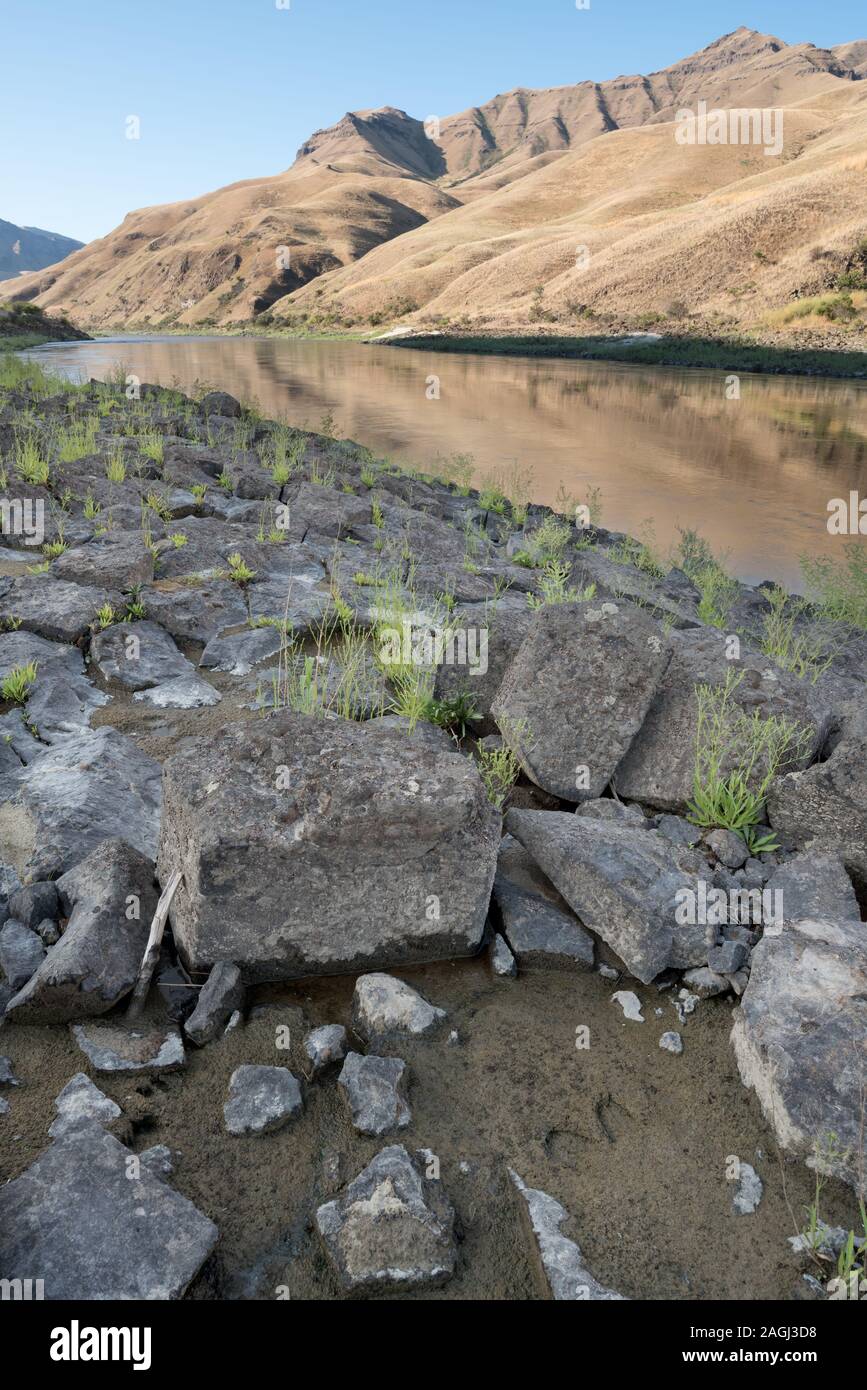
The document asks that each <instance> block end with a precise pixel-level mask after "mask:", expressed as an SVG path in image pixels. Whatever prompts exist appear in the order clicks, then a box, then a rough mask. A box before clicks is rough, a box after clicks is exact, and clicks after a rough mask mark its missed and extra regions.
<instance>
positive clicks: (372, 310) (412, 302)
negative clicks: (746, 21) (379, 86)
mask: <svg viewBox="0 0 867 1390" xmlns="http://www.w3.org/2000/svg"><path fill="white" fill-rule="evenodd" d="M865 78H867V40H857V41H854V42H852V43H849V44H844V45H841V46H839V47H838V48H836V49H833V50H823V49H817V48H815V47H813V46H812V45H810V44H794V45H790V44H784V43H782V42H781V41H780V40H779V39H775V38H772V37H770V36H768V35H762V34H757V33H754V32H753V31H752V30H748V29H739V30H737V31H736V32H735V33H734V34H730V35H726V36H724V37H723V38H721V39H719V40H717V41H716V42H715V43H713V44H711V45H710V46H709V47H708V48H705V49H703V50H701V52H699V53H697V54H694V55H692V56H691V57H689V58H685V59H683V60H682V61H680V62H678V63H675V64H673V65H672V66H671V67H669V68H666V69H664V70H662V71H661V72H658V73H653V74H651V75H650V76H648V77H641V76H635V77H622V78H617V79H614V80H612V81H610V82H603V83H598V84H597V83H591V82H583V83H579V84H577V85H575V86H571V87H561V88H553V89H549V90H546V91H525V90H523V89H519V90H517V91H514V92H510V93H507V94H506V95H503V96H498V97H495V98H494V99H493V100H492V101H490V102H488V103H486V104H485V105H484V106H480V107H475V108H472V109H471V110H469V111H465V112H462V113H460V114H459V115H456V116H451V117H446V118H444V119H443V120H441V122H440V127H439V133H438V137H437V139H436V140H432V139H429V138H428V135H427V134H426V132H425V128H424V126H423V125H422V123H421V122H420V121H418V120H414V119H413V118H411V117H410V116H408V115H406V114H405V113H404V112H401V111H397V110H395V109H394V108H390V107H386V108H383V109H381V110H378V111H360V112H355V113H349V114H348V115H346V116H345V117H344V118H343V120H341V121H340V122H338V123H337V125H335V126H332V127H330V128H329V129H327V130H323V131H318V132H316V134H314V135H313V136H312V137H311V138H310V140H308V141H307V142H306V143H305V144H304V145H303V146H302V148H301V150H300V151H299V154H298V158H297V160H296V162H295V164H294V165H293V166H292V168H291V169H289V170H288V171H287V172H285V173H283V174H279V175H276V176H273V177H271V178H265V179H260V180H251V181H247V182H243V183H239V184H234V185H232V186H230V187H228V188H224V189H219V190H218V191H217V192H215V193H211V194H209V195H207V196H205V197H203V198H199V199H195V200H192V201H190V202H187V203H182V204H173V205H167V206H164V207H158V208H150V209H145V210H142V211H139V212H135V213H131V214H130V215H129V216H128V217H127V218H126V219H125V221H124V222H123V224H122V225H121V227H119V228H118V229H117V230H116V231H115V232H113V233H111V234H110V235H109V236H107V237H105V238H103V239H101V240H100V241H96V242H93V243H91V244H90V245H89V246H87V247H85V248H84V249H83V250H81V251H79V252H77V253H76V254H75V255H73V256H71V257H70V258H69V259H68V260H66V261H64V262H63V263H62V264H60V265H56V266H54V267H51V268H50V269H48V270H46V271H42V272H40V273H38V274H34V275H31V276H27V277H21V279H20V280H18V281H17V282H16V283H15V285H14V287H13V286H12V285H10V284H6V285H2V284H0V295H4V294H5V295H6V296H7V297H13V295H14V296H15V297H19V298H31V299H35V300H36V302H37V303H39V304H41V305H43V306H44V307H47V308H50V309H51V310H52V312H65V313H68V314H70V315H72V316H73V317H74V318H76V319H77V321H78V322H80V323H81V324H82V325H84V326H86V327H88V328H91V329H93V328H105V327H107V326H109V325H119V324H124V325H127V326H131V325H143V324H160V323H161V324H173V325H177V326H181V327H190V328H194V327H195V326H196V325H203V324H204V325H211V324H213V325H220V326H232V325H241V324H245V323H249V322H251V321H252V320H255V319H257V318H259V319H261V316H262V315H263V314H267V315H268V317H267V318H266V319H265V322H266V323H270V322H272V321H273V322H276V323H277V324H278V325H279V324H285V325H287V326H297V325H299V324H308V325H309V324H313V325H323V324H328V325H334V324H336V325H345V326H354V325H359V324H360V325H368V324H382V325H390V324H392V323H394V322H401V323H408V324H415V325H445V324H450V325H454V324H455V323H458V324H460V325H463V326H467V325H471V326H473V327H485V328H489V329H492V330H495V329H500V330H504V329H508V328H510V327H517V326H525V327H526V326H527V325H528V324H534V325H536V326H538V327H540V328H544V326H545V325H546V324H548V323H561V324H562V323H569V324H573V323H583V324H584V325H585V327H586V322H587V320H588V319H592V317H593V316H600V315H601V316H606V317H607V318H608V319H610V318H611V317H612V316H613V317H615V318H620V319H621V320H622V321H623V322H624V323H626V324H629V325H634V326H643V327H650V326H653V325H654V324H656V323H657V322H663V321H665V320H670V319H672V318H675V319H681V320H682V319H684V318H685V317H686V316H687V315H691V316H692V317H693V319H695V320H696V321H700V322H701V323H702V325H706V324H708V323H710V324H719V325H720V326H722V325H725V326H726V327H739V328H743V327H755V326H762V327H764V328H766V329H767V328H769V327H770V328H775V327H776V328H777V329H779V330H785V331H789V329H790V328H791V327H793V326H794V327H804V326H807V327H810V326H811V325H814V324H815V323H816V322H819V323H822V324H824V325H826V326H827V325H828V323H829V318H828V315H829V314H830V315H831V316H832V317H833V319H834V326H835V328H838V329H839V330H840V331H845V330H847V329H852V328H855V329H857V328H859V327H860V326H861V318H862V314H861V313H860V310H861V306H862V304H863V303H864V302H867V295H864V294H862V293H861V292H860V289H859V275H860V274H861V269H862V265H861V261H860V260H859V259H858V254H857V252H856V248H857V247H858V246H859V243H860V242H862V241H863V240H864V238H865V237H867V179H865V172H867V138H865V137H867V80H865ZM699 101H704V102H707V104H708V107H709V108H711V109H713V108H719V107H723V108H729V107H751V108H752V107H760V108H767V107H771V108H781V109H783V110H784V118H783V136H784V138H783V148H782V152H781V153H780V154H779V155H778V156H773V157H768V156H766V155H765V153H764V151H763V150H762V148H760V147H756V146H753V145H713V146H711V145H696V146H692V147H690V146H685V145H683V144H680V143H678V141H677V139H676V138H675V135H676V130H677V124H676V118H677V113H678V111H679V110H681V109H682V108H689V109H695V108H696V106H697V103H698V102H699ZM281 248H288V250H289V256H288V261H289V264H288V266H286V265H284V264H283V262H284V261H285V260H286V259H287V257H286V252H285V250H282V251H281ZM863 269H864V271H867V264H865V265H864V266H863ZM847 275H848V276H849V279H850V282H851V285H850V293H849V297H848V300H847V299H846V297H845V296H843V297H842V298H841V296H840V294H839V292H838V288H837V287H838V282H839V281H840V279H841V277H846V276H847ZM865 284H867V282H865ZM813 296H819V297H821V296H826V299H827V298H828V296H830V299H829V302H823V301H822V300H821V298H820V300H819V303H818V306H817V307H818V308H819V309H820V311H821V316H820V317H819V318H818V319H817V317H816V315H815V314H812V315H811V314H809V313H807V312H805V310H806V309H809V307H810V305H809V303H806V304H805V300H809V299H810V298H811V297H813ZM829 306H830V307H829Z"/></svg>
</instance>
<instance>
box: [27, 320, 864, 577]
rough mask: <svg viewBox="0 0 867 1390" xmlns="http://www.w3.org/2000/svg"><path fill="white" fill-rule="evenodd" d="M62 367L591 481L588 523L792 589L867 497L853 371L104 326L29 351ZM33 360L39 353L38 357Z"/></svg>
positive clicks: (361, 435) (548, 477)
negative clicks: (213, 395) (198, 389)
mask: <svg viewBox="0 0 867 1390" xmlns="http://www.w3.org/2000/svg"><path fill="white" fill-rule="evenodd" d="M29 355H32V356H35V357H38V358H39V359H40V360H43V361H44V360H45V359H49V360H50V365H51V366H52V367H54V368H55V369H57V370H61V371H63V372H65V373H67V374H68V375H70V376H71V377H73V378H75V379H79V378H81V379H87V378H88V377H90V376H96V377H103V376H105V375H106V374H107V373H108V372H109V371H110V370H111V369H112V368H113V367H114V366H115V365H116V364H118V363H121V364H123V365H124V366H125V367H126V369H127V371H129V372H133V373H135V374H136V375H137V376H139V377H140V378H141V379H142V380H143V381H151V382H160V383H162V384H163V385H170V384H177V385H179V386H181V387H182V388H189V387H191V386H192V385H193V384H194V383H195V382H207V383H209V384H211V385H213V386H216V387H220V388H221V389H223V390H226V391H230V392H231V393H232V394H233V395H235V396H238V397H239V398H240V399H242V400H248V401H252V400H255V401H257V402H258V404H259V406H260V407H261V409H262V410H263V411H264V412H265V413H266V414H267V415H269V416H280V417H282V418H285V419H287V420H288V421H290V423H292V424H297V425H307V426H308V427H309V428H311V429H315V428H317V426H318V425H319V422H320V420H321V419H322V417H323V416H325V415H328V414H331V415H333V417H334V419H335V421H336V425H337V429H338V432H339V433H340V434H341V435H343V436H347V437H349V438H351V439H355V440H358V441H359V442H360V443H362V444H366V445H368V446H369V447H370V448H371V449H372V450H373V451H374V452H375V453H376V454H377V455H387V456H389V457H391V458H392V459H393V460H394V461H396V462H401V463H406V464H411V465H412V466H414V467H417V468H421V469H423V470H428V471H436V461H437V459H438V458H449V457H451V456H452V455H454V454H470V455H472V458H473V460H474V463H475V474H476V479H477V480H481V479H484V478H486V477H489V476H491V475H496V474H498V473H504V472H508V471H510V470H512V469H513V468H517V469H519V470H520V471H521V472H524V473H527V472H529V473H532V478H533V485H532V492H533V497H534V499H535V500H537V501H541V502H549V503H553V502H554V500H555V498H556V495H557V492H558V489H560V487H561V486H562V487H563V488H565V490H566V491H567V492H568V493H571V494H575V495H576V496H577V499H578V500H582V499H583V497H584V495H585V493H586V491H587V489H588V488H591V487H594V488H599V489H601V493H602V522H603V525H605V526H608V527H609V528H611V529H614V530H621V531H628V532H630V533H632V534H637V533H639V532H640V531H642V528H644V527H645V526H646V524H647V523H649V522H652V525H653V528H654V534H655V538H656V541H657V544H658V547H659V548H660V550H662V551H663V552H667V550H668V549H669V547H670V545H671V544H672V542H673V541H675V540H676V539H677V528H678V527H679V526H682V527H692V528H694V529H696V530H698V531H700V532H701V534H702V535H704V536H705V537H706V538H707V539H708V540H709V541H710V542H711V544H712V546H713V547H714V549H715V550H716V551H717V552H725V553H727V557H728V565H729V568H730V569H732V570H733V571H734V572H735V573H736V574H738V575H740V577H742V578H744V579H747V580H750V581H755V580H758V579H762V578H767V577H770V578H774V579H779V580H781V581H783V582H784V583H787V584H789V585H791V586H793V587H795V588H797V587H799V585H798V579H799V572H800V567H799V560H798V557H799V556H800V555H802V554H804V553H809V554H811V555H815V554H818V553H821V552H824V553H829V554H832V555H834V554H839V553H840V551H841V547H842V545H843V543H844V542H843V541H842V540H841V539H840V538H839V537H834V536H830V535H829V534H828V531H827V527H826V520H827V507H828V502H829V500H830V499H831V498H834V497H848V495H849V493H850V491H852V490H855V491H857V492H858V493H859V495H860V496H861V497H864V496H867V383H860V382H845V381H822V380H816V379H812V378H806V377H764V376H749V375H743V376H742V377H741V379H740V399H739V400H729V399H727V398H726V390H725V382H726V375H725V373H724V372H722V371H720V372H708V371H686V370H677V369H672V368H662V367H631V366H621V365H618V364H609V363H598V362H562V361H548V360H546V361H539V360H535V359H528V358H518V357H472V356H462V355H452V354H446V353H435V352H416V351H412V350H408V349H401V348H391V347H386V346H383V345H370V346H368V345H366V344H364V343H357V342H317V341H311V340H280V339H262V338H177V337H168V338H160V337H154V338H142V337H135V338H126V337H125V338H113V339H99V340H97V341H95V342H85V343H58V344H49V345H46V346H45V347H42V348H36V349H33V351H32V353H31V354H29ZM46 365H48V362H46Z"/></svg>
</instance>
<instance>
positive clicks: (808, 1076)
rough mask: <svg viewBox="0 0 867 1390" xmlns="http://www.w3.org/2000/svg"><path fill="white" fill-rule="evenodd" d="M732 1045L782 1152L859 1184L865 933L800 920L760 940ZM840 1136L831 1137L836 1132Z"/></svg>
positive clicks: (866, 1135) (866, 1154)
mask: <svg viewBox="0 0 867 1390" xmlns="http://www.w3.org/2000/svg"><path fill="white" fill-rule="evenodd" d="M731 1037H732V1044H733V1046H734V1050H735V1057H736V1058H737V1063H738V1069H739V1071H740V1074H741V1080H742V1081H743V1083H744V1085H745V1086H749V1087H752V1088H753V1089H754V1090H755V1092H756V1095H757V1097H758V1099H759V1102H760V1104H761V1107H762V1110H763V1111H764V1113H765V1116H766V1118H767V1120H768V1123H769V1124H771V1125H772V1126H773V1128H774V1130H775V1131H776V1134H777V1138H778V1140H779V1142H780V1145H781V1147H782V1148H783V1149H786V1150H788V1151H789V1152H790V1153H793V1154H796V1155H799V1156H801V1157H803V1158H809V1159H810V1161H811V1162H813V1161H814V1159H813V1154H814V1151H815V1162H816V1166H817V1167H818V1168H819V1169H820V1170H821V1171H824V1172H827V1173H831V1174H833V1175H834V1176H835V1177H839V1178H842V1179H843V1180H844V1181H845V1182H848V1183H851V1185H852V1186H853V1187H854V1188H856V1190H857V1189H858V1185H859V1183H862V1184H863V1181H864V1171H865V1164H867V1150H865V1143H867V1129H865V1116H864V1107H865V1078H867V933H865V928H864V925H863V923H861V922H852V921H844V922H830V921H810V920H803V921H799V922H794V923H792V924H790V925H786V926H784V927H782V928H775V929H770V930H767V931H766V932H765V935H764V937H763V938H762V940H761V941H760V942H759V944H758V945H757V946H756V947H755V949H754V951H753V956H752V968H751V973H750V982H749V984H748V985H747V988H746V991H745V993H744V995H743V997H742V999H741V1004H740V1007H739V1009H738V1010H737V1012H736V1014H735V1022H734V1027H733V1028H732V1035H731ZM831 1136H833V1138H832V1137H831Z"/></svg>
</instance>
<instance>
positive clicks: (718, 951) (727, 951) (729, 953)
mask: <svg viewBox="0 0 867 1390" xmlns="http://www.w3.org/2000/svg"><path fill="white" fill-rule="evenodd" d="M746 958H747V948H746V946H744V944H743V943H742V942H740V941H724V942H723V943H722V945H721V946H712V947H711V948H710V950H709V951H708V953H707V964H708V969H709V970H712V971H713V972H714V974H716V975H734V973H735V971H737V970H740V968H741V966H742V965H743V964H744V962H745V960H746Z"/></svg>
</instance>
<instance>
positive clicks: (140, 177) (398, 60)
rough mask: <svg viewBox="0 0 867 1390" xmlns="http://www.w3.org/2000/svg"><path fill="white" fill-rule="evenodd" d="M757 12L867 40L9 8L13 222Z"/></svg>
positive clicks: (251, 1)
mask: <svg viewBox="0 0 867 1390" xmlns="http://www.w3.org/2000/svg"><path fill="white" fill-rule="evenodd" d="M281 6H283V8H281ZM741 24H745V25H748V26H749V27H750V28H753V29H758V30H760V31H762V32H765V33H772V34H776V35H777V37H778V38H781V39H784V40H786V41H787V42H789V43H798V42H802V41H810V42H812V43H815V44H817V45H819V46H823V47H831V46H832V45H834V44H838V43H844V42H846V41H847V40H849V39H853V38H863V37H867V6H865V4H864V0H824V3H822V4H819V5H817V4H815V0H737V3H729V0H719V3H713V0H590V8H589V9H585V10H580V9H578V8H577V6H576V3H575V0H74V2H73V0H0V45H2V49H0V51H2V63H0V217H3V218H5V219H6V220H7V221H10V222H16V223H19V224H25V225H29V226H37V227H44V228H46V229H47V230H49V231H54V232H62V233H64V234H65V235H67V236H74V237H78V238H80V239H81V240H82V241H87V240H89V239H90V238H92V237H96V236H102V235H104V234H105V233H106V232H108V231H110V230H111V229H112V228H113V227H115V226H116V225H117V224H118V223H119V222H120V221H121V220H122V218H123V216H124V214H125V213H126V212H128V211H130V210H131V209H133V208H137V207H143V206H147V205H150V204H153V203H164V202H174V201H175V200H177V199H181V198H189V197H194V196H195V195H197V194H200V193H205V192H208V191H209V190H211V189H213V188H218V187H219V186H220V185H222V184H226V183H231V182H233V181H234V180H236V179H242V178H252V177H255V176H257V175H261V174H273V173H277V172H279V171H280V170H281V169H285V168H287V167H288V166H289V165H290V164H291V163H292V161H293V159H294V158H295V154H296V152H297V149H298V146H299V145H300V144H301V143H302V142H303V141H304V139H305V138H306V137H307V136H308V135H309V134H310V133H311V132H312V131H314V130H316V129H319V128H321V127H322V126H327V125H331V124H332V123H333V122H334V121H336V120H339V118H340V117H341V116H342V115H343V114H344V112H346V111H348V110H354V109H359V108H363V107H373V106H385V105H390V106H398V107H402V108H403V109H404V110H406V111H409V112H410V114H412V115H414V116H417V117H419V118H420V119H422V120H423V119H424V118H425V117H427V116H430V115H440V116H443V115H449V114H451V113H453V112H455V111H461V110H464V109H465V108H466V107H467V106H472V105H476V104H478V103H480V102H483V101H486V100H487V99H488V98H490V97H492V96H494V95H496V94H497V93H498V92H505V91H508V90H509V89H510V88H512V87H516V86H525V87H550V86H559V85H561V84H565V83H570V82H579V81H583V80H584V79H587V78H591V79H595V80H600V81H601V80H604V79H605V78H610V77H616V76H617V75H618V74H621V73H636V72H652V71H653V70H654V69H656V68H661V67H665V66H667V65H668V64H669V63H672V62H674V61H675V60H676V59H678V58H681V57H684V56H685V55H686V54H688V53H691V52H694V51H695V50H696V49H698V48H702V47H704V45H705V44H707V43H710V42H711V41H712V40H713V39H715V38H719V37H720V35H721V34H724V33H727V32H730V31H731V30H733V29H737V28H738V27H739V26H740V25H741ZM129 116H138V118H139V120H140V122H141V129H140V135H141V138H140V139H138V140H129V139H127V138H126V128H127V127H126V121H127V117H129Z"/></svg>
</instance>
